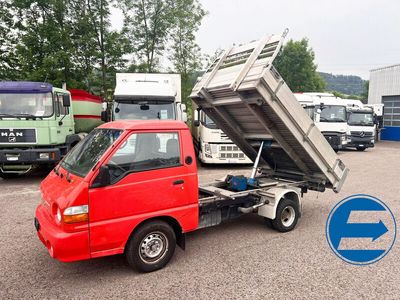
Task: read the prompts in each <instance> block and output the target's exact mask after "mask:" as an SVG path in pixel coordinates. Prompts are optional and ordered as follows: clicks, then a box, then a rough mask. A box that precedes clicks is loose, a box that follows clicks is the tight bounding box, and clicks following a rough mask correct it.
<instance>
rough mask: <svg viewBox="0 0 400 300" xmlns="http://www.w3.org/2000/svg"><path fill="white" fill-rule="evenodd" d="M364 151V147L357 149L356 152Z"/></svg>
mask: <svg viewBox="0 0 400 300" xmlns="http://www.w3.org/2000/svg"><path fill="white" fill-rule="evenodd" d="M365 149H366V148H365V147H357V151H364V150H365Z"/></svg>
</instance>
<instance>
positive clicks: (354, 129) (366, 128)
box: [349, 125, 375, 133]
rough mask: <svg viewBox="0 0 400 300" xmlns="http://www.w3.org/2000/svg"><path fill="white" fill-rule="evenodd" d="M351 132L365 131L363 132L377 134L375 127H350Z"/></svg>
mask: <svg viewBox="0 0 400 300" xmlns="http://www.w3.org/2000/svg"><path fill="white" fill-rule="evenodd" d="M349 131H350V132H351V131H363V132H372V133H374V132H375V126H354V125H349Z"/></svg>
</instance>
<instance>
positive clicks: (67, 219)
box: [63, 214, 89, 224]
mask: <svg viewBox="0 0 400 300" xmlns="http://www.w3.org/2000/svg"><path fill="white" fill-rule="evenodd" d="M87 220H89V216H88V214H79V215H73V216H65V215H64V216H63V222H64V223H66V224H71V223H78V222H86V221H87Z"/></svg>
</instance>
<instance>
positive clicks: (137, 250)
mask: <svg viewBox="0 0 400 300" xmlns="http://www.w3.org/2000/svg"><path fill="white" fill-rule="evenodd" d="M175 246H176V236H175V232H174V230H173V229H172V228H171V226H170V225H168V224H167V223H166V222H164V221H161V220H157V221H152V222H149V223H147V224H144V225H142V226H141V227H139V228H138V230H137V231H136V232H135V233H134V235H133V236H132V237H131V238H130V240H129V241H128V244H127V247H126V250H125V256H126V259H127V261H128V264H129V265H130V266H131V267H133V268H135V269H137V270H138V271H140V272H152V271H155V270H159V269H161V268H163V267H164V266H165V265H166V264H167V263H168V262H169V261H170V259H171V258H172V256H173V255H174V252H175Z"/></svg>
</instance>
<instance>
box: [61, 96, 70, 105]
mask: <svg viewBox="0 0 400 300" xmlns="http://www.w3.org/2000/svg"><path fill="white" fill-rule="evenodd" d="M63 106H64V107H70V106H71V97H70V95H68V94H64V95H63Z"/></svg>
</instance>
